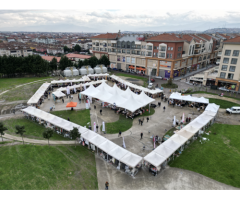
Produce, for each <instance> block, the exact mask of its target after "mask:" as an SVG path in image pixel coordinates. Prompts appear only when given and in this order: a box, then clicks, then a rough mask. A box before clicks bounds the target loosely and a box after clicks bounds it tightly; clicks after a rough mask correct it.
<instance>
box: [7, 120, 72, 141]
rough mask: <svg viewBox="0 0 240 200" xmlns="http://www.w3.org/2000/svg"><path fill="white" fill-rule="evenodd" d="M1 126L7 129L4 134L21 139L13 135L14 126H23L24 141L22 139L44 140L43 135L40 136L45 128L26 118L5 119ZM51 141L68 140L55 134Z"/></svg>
mask: <svg viewBox="0 0 240 200" xmlns="http://www.w3.org/2000/svg"><path fill="white" fill-rule="evenodd" d="M3 124H4V126H6V127H7V129H8V130H7V131H6V133H8V134H11V135H14V136H19V137H21V135H17V134H16V133H15V132H16V129H15V126H16V125H20V126H25V130H26V132H25V133H24V135H23V140H24V137H27V138H33V139H40V140H46V139H45V138H43V135H42V134H43V132H44V131H45V130H46V128H45V127H44V126H42V125H40V124H38V123H37V122H33V121H31V120H28V119H26V118H18V119H7V120H5V121H3ZM51 140H69V139H68V138H65V137H63V136H62V135H58V134H57V133H56V134H54V135H53V136H52V137H51V138H50V141H51Z"/></svg>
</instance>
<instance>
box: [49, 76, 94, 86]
mask: <svg viewBox="0 0 240 200" xmlns="http://www.w3.org/2000/svg"><path fill="white" fill-rule="evenodd" d="M85 81H91V80H90V79H89V77H88V76H83V77H82V78H80V79H66V80H53V81H51V84H60V83H78V82H85Z"/></svg>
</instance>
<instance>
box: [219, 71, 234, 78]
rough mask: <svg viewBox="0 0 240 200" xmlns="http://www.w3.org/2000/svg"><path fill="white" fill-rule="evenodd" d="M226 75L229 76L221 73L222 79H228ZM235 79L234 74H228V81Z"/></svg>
mask: <svg viewBox="0 0 240 200" xmlns="http://www.w3.org/2000/svg"><path fill="white" fill-rule="evenodd" d="M226 74H227V73H225V72H221V73H220V78H225V77H226ZM233 77H234V74H233V73H228V75H227V79H233Z"/></svg>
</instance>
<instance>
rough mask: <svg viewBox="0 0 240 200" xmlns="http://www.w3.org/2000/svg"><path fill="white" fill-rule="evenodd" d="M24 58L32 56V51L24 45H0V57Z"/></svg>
mask: <svg viewBox="0 0 240 200" xmlns="http://www.w3.org/2000/svg"><path fill="white" fill-rule="evenodd" d="M4 55H6V56H14V57H25V56H29V55H32V49H31V48H30V47H28V46H25V45H17V44H12V43H11V44H0V56H4Z"/></svg>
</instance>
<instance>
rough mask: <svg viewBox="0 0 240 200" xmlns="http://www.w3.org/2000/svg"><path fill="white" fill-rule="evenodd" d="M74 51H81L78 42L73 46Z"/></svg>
mask: <svg viewBox="0 0 240 200" xmlns="http://www.w3.org/2000/svg"><path fill="white" fill-rule="evenodd" d="M74 51H77V52H81V47H80V46H79V45H78V44H76V45H75V47H74Z"/></svg>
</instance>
